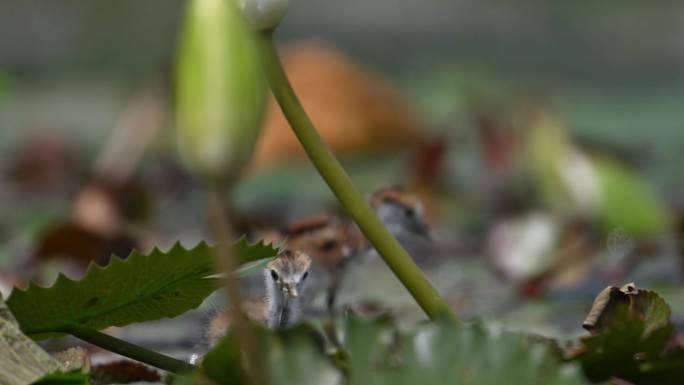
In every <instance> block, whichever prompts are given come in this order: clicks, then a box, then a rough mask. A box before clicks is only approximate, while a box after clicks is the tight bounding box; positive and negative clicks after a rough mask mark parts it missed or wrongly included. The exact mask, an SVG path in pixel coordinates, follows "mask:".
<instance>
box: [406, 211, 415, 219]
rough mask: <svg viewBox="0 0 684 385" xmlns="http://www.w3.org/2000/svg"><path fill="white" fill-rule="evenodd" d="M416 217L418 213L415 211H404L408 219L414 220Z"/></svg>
mask: <svg viewBox="0 0 684 385" xmlns="http://www.w3.org/2000/svg"><path fill="white" fill-rule="evenodd" d="M415 215H416V212H415V210H413V209H406V210H404V216H405V217H406V218H413V217H414V216H415Z"/></svg>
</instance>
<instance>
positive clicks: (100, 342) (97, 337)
mask: <svg viewBox="0 0 684 385" xmlns="http://www.w3.org/2000/svg"><path fill="white" fill-rule="evenodd" d="M64 332H65V333H69V334H71V335H73V336H74V337H76V338H79V339H82V340H83V341H86V342H89V343H91V344H93V345H97V346H99V347H101V348H104V349H107V350H110V351H112V352H114V353H116V354H120V355H122V356H124V357H128V358H132V359H134V360H136V361H140V362H142V363H145V364H147V365H151V366H154V367H155V368H159V369H162V370H166V371H167V372H171V373H175V374H179V375H185V374H189V373H190V372H192V371H193V370H195V369H197V367H196V366H195V365H192V364H189V363H187V362H185V361H181V360H178V359H175V358H173V357H169V356H165V355H163V354H161V353H157V352H155V351H152V350H148V349H145V348H143V347H142V346H138V345H135V344H132V343H130V342H126V341H124V340H120V339H118V338H116V337H112V336H110V335H109V334H105V333H102V332H99V331H97V330H94V329H90V328H86V327H81V326H70V327H68V328H67V329H66V330H64Z"/></svg>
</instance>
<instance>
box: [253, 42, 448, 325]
mask: <svg viewBox="0 0 684 385" xmlns="http://www.w3.org/2000/svg"><path fill="white" fill-rule="evenodd" d="M257 40H258V45H259V50H260V54H261V65H262V67H263V71H264V74H265V76H266V79H267V80H268V84H269V85H270V87H271V91H272V92H273V95H274V96H275V98H276V100H277V101H278V104H280V108H281V109H282V110H283V113H284V114H285V117H286V118H287V121H288V122H289V123H290V126H291V127H292V129H293V131H294V133H295V135H296V136H297V138H298V139H299V142H300V143H301V144H302V146H303V147H304V150H305V151H306V153H307V155H308V156H309V158H310V159H311V161H312V162H313V164H314V165H315V166H316V169H317V170H318V172H319V174H321V176H322V177H323V179H324V180H325V182H326V183H327V184H328V186H329V187H330V189H331V190H332V191H333V193H334V194H335V196H336V197H337V199H338V200H339V201H340V203H341V204H342V206H343V207H344V208H345V210H346V211H347V213H349V215H350V216H351V217H352V218H353V219H354V221H355V222H356V224H357V225H358V226H359V228H360V229H361V231H362V232H363V233H364V235H365V236H366V237H367V238H368V240H369V241H370V242H371V243H372V244H373V246H374V247H375V249H376V250H377V251H378V253H379V254H380V255H381V256H382V258H383V259H384V260H385V262H386V263H387V265H388V266H389V267H390V269H392V271H393V272H394V274H395V275H396V276H397V278H399V280H400V281H401V282H402V284H403V285H404V286H405V287H406V288H407V289H408V291H409V292H410V293H411V295H412V296H413V298H415V300H416V302H418V304H419V305H420V306H421V307H422V308H423V310H424V311H425V313H426V314H427V315H428V317H430V319H432V320H434V319H435V317H437V316H438V315H440V314H446V315H447V316H450V317H451V318H453V319H454V320H456V321H458V317H456V315H455V314H454V313H453V312H452V311H451V309H449V306H448V305H447V303H446V302H445V301H444V299H443V298H442V297H441V296H440V295H439V293H438V292H437V290H435V288H434V287H433V286H432V284H430V282H429V281H428V280H427V279H426V278H425V276H424V275H423V274H422V273H421V271H420V269H418V266H416V264H415V263H414V262H413V260H412V259H411V258H410V257H409V256H408V254H407V253H406V251H405V250H404V249H403V248H402V247H401V245H399V242H397V240H396V239H395V238H394V236H392V234H391V233H390V232H389V231H388V230H387V228H386V227H385V226H384V225H383V223H382V222H381V221H380V219H378V217H377V216H376V215H375V213H374V212H373V210H372V209H371V208H370V206H369V205H368V203H366V201H365V200H364V199H363V197H362V196H361V194H359V192H358V191H357V190H356V188H355V187H354V185H353V184H352V182H351V180H350V179H349V177H348V176H347V174H346V173H345V172H344V170H343V169H342V166H341V165H340V163H339V162H338V161H337V159H335V157H334V156H333V155H332V153H331V152H330V149H328V147H327V146H326V145H325V143H324V142H323V140H322V139H321V137H320V135H319V134H318V132H317V131H316V129H315V128H314V126H313V124H312V123H311V120H309V117H308V116H307V115H306V112H305V111H304V109H303V108H302V105H301V104H300V102H299V99H298V98H297V96H296V95H295V93H294V90H293V89H292V86H291V85H290V82H289V80H288V79H287V76H286V75H285V71H284V70H283V66H282V64H281V62H280V58H279V57H278V52H277V50H276V48H275V45H274V44H273V31H264V32H261V33H260V34H259V35H258V37H257Z"/></svg>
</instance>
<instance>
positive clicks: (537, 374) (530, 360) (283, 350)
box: [202, 318, 585, 385]
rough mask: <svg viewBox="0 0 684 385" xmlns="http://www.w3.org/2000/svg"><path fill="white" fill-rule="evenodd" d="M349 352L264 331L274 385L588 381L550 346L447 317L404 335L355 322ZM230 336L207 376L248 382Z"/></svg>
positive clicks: (384, 322)
mask: <svg viewBox="0 0 684 385" xmlns="http://www.w3.org/2000/svg"><path fill="white" fill-rule="evenodd" d="M345 334H346V336H345V339H346V343H347V349H348V350H347V351H346V352H340V351H339V350H338V351H336V352H334V353H333V354H331V355H329V356H327V357H326V355H325V354H323V353H322V351H323V349H321V346H322V344H321V342H322V341H321V337H320V335H316V334H314V333H313V332H312V329H311V328H309V327H307V326H299V327H297V328H294V329H289V330H283V331H277V332H271V331H268V330H265V329H263V328H259V333H258V336H259V344H260V345H259V346H260V348H261V349H262V352H261V353H262V354H261V356H262V357H264V359H265V360H266V361H267V362H268V365H265V366H266V367H268V368H270V370H271V373H269V374H270V378H271V381H272V383H273V384H293V383H294V384H322V383H339V382H335V381H340V380H343V379H344V378H345V375H346V373H349V374H350V375H349V377H348V378H347V381H344V383H349V384H352V385H356V384H363V385H373V384H392V385H402V384H422V385H429V384H436V385H437V384H439V385H441V384H445V383H458V384H483V385H489V384H502V383H507V384H544V385H561V384H584V383H585V381H584V380H583V376H582V374H581V371H580V370H579V367H578V366H576V365H575V364H569V365H568V364H562V363H561V362H560V360H559V359H558V358H557V356H556V354H555V353H554V351H553V350H552V349H551V347H550V346H548V345H546V344H543V343H536V342H533V341H531V340H530V339H529V338H528V337H526V336H524V335H522V334H513V333H506V332H491V331H488V330H485V329H484V328H483V327H481V326H468V327H463V326H460V325H458V324H455V323H453V322H452V321H449V320H447V319H440V320H438V321H437V323H436V324H434V325H429V326H426V327H424V328H421V329H420V330H419V331H418V332H416V333H412V334H406V335H404V334H401V333H400V332H399V331H398V330H397V329H396V328H394V327H393V325H392V323H391V322H390V320H389V319H388V318H375V319H361V318H350V319H348V320H347V326H346V333H345ZM235 346H236V344H235V340H234V337H233V336H231V335H228V336H227V337H226V338H225V339H224V340H223V341H222V342H221V343H220V344H219V345H218V346H217V348H216V349H215V350H213V351H212V352H210V353H208V354H207V356H206V358H205V361H204V365H203V369H202V370H203V372H204V373H205V374H207V375H208V376H209V377H211V378H213V379H215V380H217V381H219V382H220V383H221V384H241V383H244V374H243V372H242V367H241V365H242V363H243V362H244V361H243V360H242V356H241V355H240V354H239V352H238V351H237V349H236V348H235Z"/></svg>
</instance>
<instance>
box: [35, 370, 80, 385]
mask: <svg viewBox="0 0 684 385" xmlns="http://www.w3.org/2000/svg"><path fill="white" fill-rule="evenodd" d="M34 385H90V376H89V375H88V374H85V373H83V371H81V370H80V369H74V370H70V371H68V372H61V371H60V372H54V373H50V374H47V375H45V376H44V377H42V378H41V379H39V380H38V381H36V382H34Z"/></svg>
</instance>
